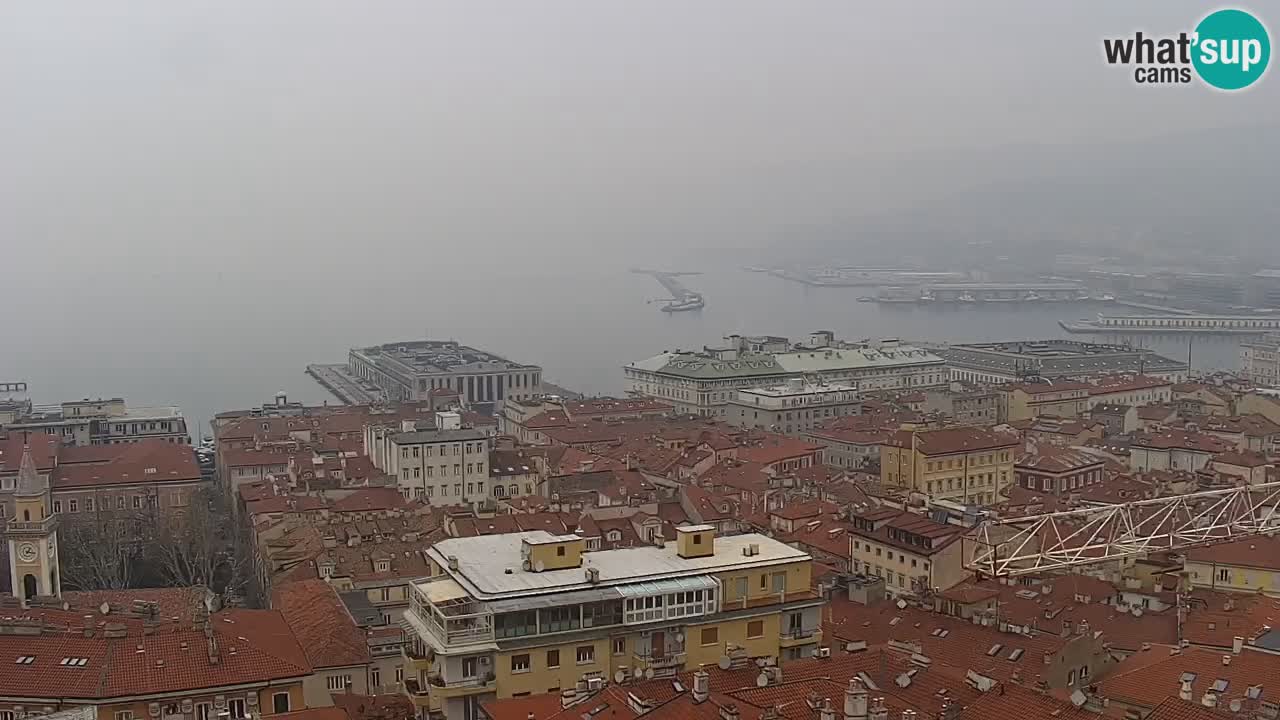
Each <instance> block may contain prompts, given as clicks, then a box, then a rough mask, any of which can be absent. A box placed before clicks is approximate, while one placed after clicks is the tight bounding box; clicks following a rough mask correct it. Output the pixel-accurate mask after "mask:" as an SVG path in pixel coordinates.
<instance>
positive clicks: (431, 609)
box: [406, 578, 494, 650]
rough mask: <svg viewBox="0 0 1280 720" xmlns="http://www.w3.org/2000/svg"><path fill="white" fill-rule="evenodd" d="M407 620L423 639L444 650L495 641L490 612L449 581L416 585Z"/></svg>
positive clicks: (444, 579) (453, 582)
mask: <svg viewBox="0 0 1280 720" xmlns="http://www.w3.org/2000/svg"><path fill="white" fill-rule="evenodd" d="M406 618H407V619H408V620H409V623H410V624H411V625H413V627H414V629H415V630H417V631H418V632H419V634H421V635H423V639H424V640H426V641H428V642H431V643H432V644H434V645H438V646H439V647H440V648H441V649H444V650H450V649H454V648H462V647H465V646H474V645H484V644H489V645H491V644H492V643H493V641H494V633H493V613H491V612H489V610H488V608H486V607H485V605H484V604H483V603H479V602H476V601H475V600H473V599H472V598H471V597H470V596H469V595H467V593H466V591H465V590H463V589H462V587H461V586H460V585H458V583H457V582H455V581H453V580H451V579H448V578H441V579H438V580H433V581H428V582H425V583H420V584H418V585H416V586H415V587H414V588H413V593H412V596H411V597H410V600H409V612H408V614H407V615H406Z"/></svg>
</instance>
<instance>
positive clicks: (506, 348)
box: [0, 268, 1238, 425]
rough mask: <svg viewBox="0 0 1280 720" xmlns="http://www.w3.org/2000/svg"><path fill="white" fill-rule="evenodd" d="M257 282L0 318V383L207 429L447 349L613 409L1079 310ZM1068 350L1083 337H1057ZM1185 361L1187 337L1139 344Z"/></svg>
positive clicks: (533, 275) (728, 294)
mask: <svg viewBox="0 0 1280 720" xmlns="http://www.w3.org/2000/svg"><path fill="white" fill-rule="evenodd" d="M323 277H324V276H320V277H318V278H316V279H314V280H313V279H312V278H309V277H307V276H306V274H305V273H304V274H302V276H294V275H284V276H281V275H279V274H276V273H271V272H265V271H264V272H262V273H261V274H257V275H244V274H236V275H234V276H221V275H218V274H217V273H207V274H206V273H197V272H192V273H186V274H182V275H179V276H176V277H175V276H173V275H157V276H143V277H134V278H130V279H129V282H124V283H121V282H118V279H113V280H116V281H111V282H108V281H107V280H105V279H104V280H103V282H101V283H100V284H92V283H90V284H86V285H84V286H77V287H73V288H67V289H66V291H65V292H61V293H55V294H51V295H50V296H49V297H48V298H47V299H42V300H41V301H40V302H35V303H29V304H27V305H26V306H24V307H22V309H21V310H20V311H14V310H9V311H7V312H8V313H10V316H8V317H6V318H5V320H6V321H7V324H8V326H9V327H10V330H9V332H8V333H7V337H6V341H5V343H4V345H3V346H0V380H10V379H19V380H26V381H28V382H30V383H31V386H32V395H33V398H34V399H35V400H36V401H37V402H57V401H59V400H63V399H69V398H76V397H85V396H90V395H93V396H98V395H123V396H125V397H126V398H127V399H128V400H129V402H130V403H131V404H135V405H143V404H177V405H180V406H181V407H182V408H183V409H184V410H185V411H186V412H187V414H188V417H189V418H190V419H191V420H192V423H193V425H194V421H196V420H200V421H201V422H203V423H205V424H206V425H207V419H208V418H209V417H211V416H212V415H213V413H215V412H218V411H221V410H225V409H232V408H243V407H250V406H253V405H257V404H261V403H262V402H264V401H267V400H268V399H269V398H270V397H271V396H272V395H273V394H274V393H275V392H277V391H279V390H284V391H285V392H287V393H288V394H289V396H290V397H291V398H294V399H299V400H304V401H308V402H316V403H318V402H322V401H324V400H330V401H332V398H330V397H329V396H328V394H327V393H326V392H325V391H324V390H323V389H322V388H320V387H319V386H318V385H316V384H315V383H314V382H313V381H312V380H311V379H310V378H309V377H307V376H306V375H305V374H304V372H303V370H304V368H305V366H306V365H307V364H308V363H312V362H342V361H343V360H345V357H346V350H347V348H348V347H350V346H352V345H358V344H372V343H379V342H389V341H393V340H398V339H402V338H415V337H423V336H425V335H430V336H431V337H436V338H439V337H450V338H456V339H458V340H460V341H463V342H466V343H470V344H473V345H476V346H478V347H482V348H487V349H490V350H493V351H495V352H499V353H502V354H505V355H507V356H509V357H511V358H513V359H517V360H520V361H524V362H533V363H539V364H541V365H542V366H543V367H544V368H545V369H546V377H547V378H548V379H549V380H551V381H553V382H556V383H559V384H561V385H563V386H565V387H568V388H570V389H573V390H577V391H581V392H588V393H617V392H620V391H621V389H622V385H623V382H622V371H621V369H620V367H621V365H623V364H624V363H626V362H629V361H632V360H638V359H641V358H644V357H647V356H649V355H651V354H654V353H656V352H658V351H660V350H663V349H668V348H698V347H701V346H702V345H704V344H711V343H715V342H716V341H717V340H718V339H719V338H721V337H722V336H724V335H726V334H729V333H735V332H736V333H741V334H777V335H787V336H790V337H792V338H794V339H798V338H800V337H802V336H803V335H805V334H807V333H808V332H809V331H811V330H817V329H829V330H832V331H834V332H835V333H836V335H837V336H838V337H842V338H847V339H861V338H878V337H890V336H893V337H901V338H905V339H915V340H929V341H937V342H944V341H949V342H960V341H981V340H1007V339H1026V338H1045V337H1061V336H1066V335H1067V334H1066V333H1065V332H1063V331H1062V330H1061V328H1060V327H1059V326H1058V321H1059V320H1065V319H1076V318H1081V317H1087V316H1091V315H1093V314H1095V313H1096V312H1098V311H1099V310H1100V309H1102V308H1100V307H1097V306H1089V305H1085V304H1048V305H1046V304H1028V305H1012V304H1010V305H998V306H982V305H978V306H972V307H955V306H929V307H924V306H919V307H917V306H904V305H890V306H882V305H877V304H874V303H859V302H857V298H858V297H859V296H861V295H867V294H873V293H872V292H871V291H870V290H868V289H864V288H812V287H808V286H804V285H800V284H797V283H792V282H788V281H785V280H782V279H779V278H774V277H770V276H766V275H761V274H753V273H747V272H744V271H741V270H738V269H727V270H723V271H720V272H708V273H706V274H704V275H701V276H697V277H691V278H687V280H688V284H689V286H690V287H692V288H693V289H695V290H698V291H700V292H702V293H703V294H704V295H705V296H706V298H707V307H706V308H705V309H703V310H701V311H698V312H690V313H663V312H660V311H659V309H658V307H659V306H658V305H657V304H651V303H650V302H649V301H650V300H652V299H654V298H660V297H663V296H664V293H663V291H662V289H661V288H660V286H659V285H658V284H657V282H655V281H654V280H652V279H651V278H648V277H646V276H642V275H634V274H631V273H629V272H628V271H627V270H626V269H625V268H620V269H613V270H609V271H605V272H576V271H570V270H562V271H553V272H533V271H524V270H522V269H520V268H498V269H496V270H495V269H493V268H489V269H488V270H487V272H486V273H485V274H484V275H483V276H482V277H483V278H484V279H483V281H470V280H467V279H466V274H465V273H463V274H459V275H456V276H453V275H451V276H449V277H439V276H437V275H433V274H432V273H430V272H424V273H422V274H421V277H419V273H416V272H413V271H409V270H404V269H400V270H396V271H394V272H393V273H392V274H390V275H387V274H385V273H384V274H382V275H378V276H373V275H368V276H366V275H364V274H363V272H362V271H360V270H358V269H356V270H351V271H349V272H348V273H347V279H345V280H343V281H341V282H331V281H324V280H323V279H322V278H323ZM1071 337H1075V338H1077V339H1098V340H1102V341H1106V340H1107V338H1090V337H1088V336H1080V335H1076V336H1071ZM1135 341H1136V342H1141V343H1143V344H1144V345H1145V346H1146V347H1151V348H1153V349H1155V350H1158V351H1160V352H1162V353H1164V354H1166V355H1170V356H1173V357H1177V358H1185V357H1186V354H1187V341H1186V338H1153V337H1146V338H1136V339H1135ZM1237 353H1238V348H1237V344H1236V342H1235V340H1233V339H1230V338H1226V339H1197V340H1196V341H1195V347H1194V353H1193V356H1194V357H1193V359H1194V364H1195V367H1197V368H1234V367H1235V366H1236V365H1237V363H1238V359H1237Z"/></svg>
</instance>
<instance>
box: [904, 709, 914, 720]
mask: <svg viewBox="0 0 1280 720" xmlns="http://www.w3.org/2000/svg"><path fill="white" fill-rule="evenodd" d="M902 720H916V711H915V710H903V711H902Z"/></svg>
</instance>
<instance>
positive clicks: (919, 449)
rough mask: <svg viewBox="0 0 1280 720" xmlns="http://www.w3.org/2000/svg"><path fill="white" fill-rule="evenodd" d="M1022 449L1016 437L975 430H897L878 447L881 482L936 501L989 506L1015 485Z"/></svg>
mask: <svg viewBox="0 0 1280 720" xmlns="http://www.w3.org/2000/svg"><path fill="white" fill-rule="evenodd" d="M1020 443H1021V441H1020V440H1019V438H1018V436H1017V435H1016V434H1013V433H1005V432H1000V431H996V430H989V429H986V428H980V427H974V426H967V427H954V428H942V429H940V430H901V431H899V432H896V433H894V434H893V435H891V436H889V438H888V439H886V440H885V441H884V442H883V443H882V444H881V445H880V481H881V482H882V483H884V484H885V485H893V486H897V487H901V488H904V489H906V490H909V491H911V492H915V493H921V494H924V495H927V496H928V497H930V498H932V499H935V500H950V501H953V502H958V503H962V504H965V505H990V504H992V503H995V502H998V501H999V498H1000V496H1001V494H1002V492H1003V490H1004V489H1005V488H1006V487H1007V486H1008V485H1009V484H1010V483H1012V482H1013V466H1014V462H1015V460H1016V455H1017V449H1018V446H1019V445H1020Z"/></svg>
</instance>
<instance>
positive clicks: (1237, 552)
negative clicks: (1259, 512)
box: [1187, 535, 1280, 570]
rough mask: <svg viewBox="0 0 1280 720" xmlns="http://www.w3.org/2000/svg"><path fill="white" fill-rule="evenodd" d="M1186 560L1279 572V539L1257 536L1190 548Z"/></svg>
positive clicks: (1271, 536)
mask: <svg viewBox="0 0 1280 720" xmlns="http://www.w3.org/2000/svg"><path fill="white" fill-rule="evenodd" d="M1187 560H1188V561H1189V562H1198V563H1215V564H1218V565H1233V566H1236V567H1248V568H1261V569H1264V570H1280V537H1276V536H1274V535H1269V536H1268V535H1258V536H1256V537H1251V538H1248V539H1245V540H1238V541H1236V542H1230V543H1222V544H1219V545H1209V546H1206V547H1196V548H1191V549H1190V550H1188V551H1187Z"/></svg>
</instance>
